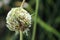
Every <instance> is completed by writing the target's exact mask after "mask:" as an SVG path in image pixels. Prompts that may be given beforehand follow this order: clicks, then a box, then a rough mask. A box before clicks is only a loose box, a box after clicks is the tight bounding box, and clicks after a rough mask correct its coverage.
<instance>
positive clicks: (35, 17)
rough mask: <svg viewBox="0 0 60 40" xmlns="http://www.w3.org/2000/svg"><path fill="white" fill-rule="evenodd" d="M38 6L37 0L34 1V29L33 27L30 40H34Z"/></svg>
mask: <svg viewBox="0 0 60 40" xmlns="http://www.w3.org/2000/svg"><path fill="white" fill-rule="evenodd" d="M38 6H39V0H36V9H35V16H34V27H33V34H32V40H35V33H36V23H37V14H38Z"/></svg>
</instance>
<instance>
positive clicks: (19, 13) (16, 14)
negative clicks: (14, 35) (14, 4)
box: [6, 8, 31, 31]
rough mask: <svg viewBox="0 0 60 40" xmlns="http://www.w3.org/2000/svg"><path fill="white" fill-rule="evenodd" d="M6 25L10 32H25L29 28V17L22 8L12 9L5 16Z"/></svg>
mask: <svg viewBox="0 0 60 40" xmlns="http://www.w3.org/2000/svg"><path fill="white" fill-rule="evenodd" d="M6 23H7V27H8V28H9V30H11V31H20V30H21V31H26V29H29V27H31V15H30V14H29V13H28V12H27V11H26V10H25V9H23V8H12V9H11V11H9V13H8V14H7V17H6Z"/></svg>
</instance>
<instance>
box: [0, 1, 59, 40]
mask: <svg viewBox="0 0 60 40" xmlns="http://www.w3.org/2000/svg"><path fill="white" fill-rule="evenodd" d="M21 2H22V0H0V40H19V34H18V35H17V34H15V32H12V31H10V30H9V29H8V28H7V27H6V16H7V13H8V12H9V11H10V10H11V8H15V7H20V5H21ZM23 7H24V9H26V10H27V11H28V12H29V13H30V14H31V15H32V21H33V20H34V15H33V14H34V13H35V7H36V0H26V2H25V3H24V6H23ZM33 24H34V22H32V27H31V28H30V31H29V32H28V34H29V36H26V35H24V36H23V37H24V40H31V37H32V30H33ZM35 40H60V0H39V8H38V17H37V26H36V35H35Z"/></svg>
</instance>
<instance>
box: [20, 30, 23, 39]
mask: <svg viewBox="0 0 60 40" xmlns="http://www.w3.org/2000/svg"><path fill="white" fill-rule="evenodd" d="M20 40H23V32H22V31H20Z"/></svg>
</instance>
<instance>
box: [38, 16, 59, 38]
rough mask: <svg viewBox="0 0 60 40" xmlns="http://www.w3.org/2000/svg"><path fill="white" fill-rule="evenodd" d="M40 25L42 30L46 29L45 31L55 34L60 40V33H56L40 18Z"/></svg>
mask: <svg viewBox="0 0 60 40" xmlns="http://www.w3.org/2000/svg"><path fill="white" fill-rule="evenodd" d="M38 23H39V25H40V26H41V27H42V28H44V29H45V30H47V31H49V32H51V33H53V34H55V35H56V36H57V37H58V38H60V33H59V32H58V31H56V30H55V29H54V28H52V27H51V26H50V25H48V24H46V23H45V22H43V21H42V20H41V19H40V18H39V17H38Z"/></svg>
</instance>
